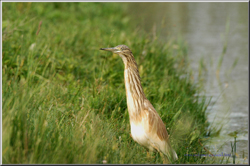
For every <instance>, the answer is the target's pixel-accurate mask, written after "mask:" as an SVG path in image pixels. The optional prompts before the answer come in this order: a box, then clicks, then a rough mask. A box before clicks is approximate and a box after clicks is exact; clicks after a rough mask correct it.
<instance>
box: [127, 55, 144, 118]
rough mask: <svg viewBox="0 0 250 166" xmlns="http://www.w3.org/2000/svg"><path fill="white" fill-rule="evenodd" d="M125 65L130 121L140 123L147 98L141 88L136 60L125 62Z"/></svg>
mask: <svg viewBox="0 0 250 166" xmlns="http://www.w3.org/2000/svg"><path fill="white" fill-rule="evenodd" d="M124 64H125V70H124V79H125V87H126V96H127V106H128V111H129V117H130V121H138V120H140V118H141V113H142V111H143V102H144V99H145V98H146V97H145V94H144V92H143V89H142V86H141V80H140V75H139V71H138V67H137V64H136V62H135V60H134V58H132V59H128V60H127V61H124Z"/></svg>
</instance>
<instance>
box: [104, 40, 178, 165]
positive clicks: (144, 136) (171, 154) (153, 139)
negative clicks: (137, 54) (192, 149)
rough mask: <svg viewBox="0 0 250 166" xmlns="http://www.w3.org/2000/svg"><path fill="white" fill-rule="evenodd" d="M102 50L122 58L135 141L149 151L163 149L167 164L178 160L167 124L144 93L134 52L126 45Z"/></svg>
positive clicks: (160, 150) (164, 159)
mask: <svg viewBox="0 0 250 166" xmlns="http://www.w3.org/2000/svg"><path fill="white" fill-rule="evenodd" d="M100 50H105V51H110V52H113V53H115V54H118V55H119V56H120V57H121V58H122V60H123V63H124V66H125V68H124V81H125V89H126V100H127V108H128V113H129V122H130V130H131V136H132V138H133V140H134V141H136V142H137V143H139V144H140V145H142V146H144V147H146V148H147V149H149V151H155V150H157V151H158V152H160V155H161V156H163V162H164V163H171V162H172V161H174V160H177V159H178V156H177V154H176V152H175V150H174V149H173V148H172V147H171V144H170V139H169V135H168V132H167V130H166V127H165V125H164V123H163V121H162V119H161V118H160V116H159V114H158V113H157V111H156V110H155V108H154V107H153V105H152V104H151V103H150V101H149V100H148V99H147V98H146V96H145V94H144V91H143V89H142V85H141V78H140V75H139V71H138V66H137V63H136V61H135V58H134V56H133V54H132V51H131V50H130V49H129V47H128V46H126V45H118V46H116V47H111V48H100Z"/></svg>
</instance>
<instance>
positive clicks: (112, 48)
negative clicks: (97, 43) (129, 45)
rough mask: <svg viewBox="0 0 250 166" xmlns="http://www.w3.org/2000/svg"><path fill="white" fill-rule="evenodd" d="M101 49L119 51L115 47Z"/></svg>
mask: <svg viewBox="0 0 250 166" xmlns="http://www.w3.org/2000/svg"><path fill="white" fill-rule="evenodd" d="M100 50H105V51H111V52H118V51H119V50H118V49H117V48H115V47H110V48H100Z"/></svg>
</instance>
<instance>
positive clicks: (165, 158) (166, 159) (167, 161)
mask: <svg viewBox="0 0 250 166" xmlns="http://www.w3.org/2000/svg"><path fill="white" fill-rule="evenodd" d="M160 155H161V158H162V161H163V164H170V162H169V160H168V158H167V156H165V155H164V154H163V153H162V152H160Z"/></svg>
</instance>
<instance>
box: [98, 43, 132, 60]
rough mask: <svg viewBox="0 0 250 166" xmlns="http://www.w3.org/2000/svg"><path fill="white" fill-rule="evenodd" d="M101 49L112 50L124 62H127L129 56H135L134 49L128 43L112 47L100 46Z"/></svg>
mask: <svg viewBox="0 0 250 166" xmlns="http://www.w3.org/2000/svg"><path fill="white" fill-rule="evenodd" d="M100 50H105V51H111V52H113V53H115V54H118V55H119V56H120V57H121V58H122V59H123V61H124V62H126V61H127V59H128V58H131V57H133V54H132V51H131V50H130V49H129V48H128V46H126V45H118V46H116V47H110V48H100Z"/></svg>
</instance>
